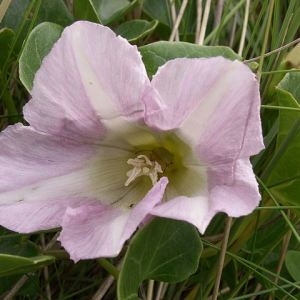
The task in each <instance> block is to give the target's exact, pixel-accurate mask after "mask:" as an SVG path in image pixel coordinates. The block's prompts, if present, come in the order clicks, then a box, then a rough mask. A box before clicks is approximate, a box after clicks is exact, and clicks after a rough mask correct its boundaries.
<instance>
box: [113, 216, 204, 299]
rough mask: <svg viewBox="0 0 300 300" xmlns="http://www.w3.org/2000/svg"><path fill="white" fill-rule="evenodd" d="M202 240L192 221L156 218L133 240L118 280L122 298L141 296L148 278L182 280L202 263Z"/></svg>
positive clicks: (119, 292)
mask: <svg viewBox="0 0 300 300" xmlns="http://www.w3.org/2000/svg"><path fill="white" fill-rule="evenodd" d="M201 252H202V243H201V240H200V237H199V233H198V232H197V230H196V229H195V227H193V226H192V225H190V224H188V223H185V222H181V221H177V220H169V219H164V218H155V219H154V220H153V221H152V222H151V223H149V224H148V225H146V226H145V227H144V228H143V229H142V230H141V231H140V232H138V234H137V235H136V236H135V237H134V239H133V240H132V242H131V244H130V246H129V249H128V251H127V254H126V256H125V259H124V264H123V268H122V270H121V273H120V277H119V281H118V296H119V298H118V299H119V300H129V299H138V287H139V285H140V284H141V283H142V282H143V280H146V279H154V280H158V281H165V282H173V283H174V282H179V281H182V280H184V279H186V278H188V277H189V276H190V275H191V274H193V273H194V272H195V271H196V270H197V267H198V262H199V259H200V254H201Z"/></svg>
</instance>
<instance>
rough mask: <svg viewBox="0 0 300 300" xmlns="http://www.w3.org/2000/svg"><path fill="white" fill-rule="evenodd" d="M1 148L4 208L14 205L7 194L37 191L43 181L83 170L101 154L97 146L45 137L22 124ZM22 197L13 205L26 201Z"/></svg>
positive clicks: (1, 138)
mask: <svg viewBox="0 0 300 300" xmlns="http://www.w3.org/2000/svg"><path fill="white" fill-rule="evenodd" d="M0 148H1V152H0V165H1V168H0V205H1V204H4V203H6V204H7V203H10V202H11V201H10V199H9V196H8V194H6V196H5V197H4V196H3V193H5V192H11V191H17V190H18V189H22V188H24V187H26V186H32V188H33V189H36V188H37V186H35V184H37V183H38V182H40V181H43V180H46V179H48V178H52V177H55V176H63V175H65V174H67V173H69V172H72V171H74V170H76V169H78V168H81V167H82V166H84V165H85V162H86V161H87V160H88V159H90V158H91V157H92V156H93V155H94V153H95V152H96V150H97V146H96V145H89V144H81V143H78V142H76V141H74V140H71V139H66V138H61V137H56V136H52V135H48V134H44V133H41V132H38V131H36V130H34V129H33V128H32V127H29V126H23V125H22V124H16V125H14V126H9V127H8V128H6V130H4V131H3V132H1V134H0ZM15 196H16V195H15ZM16 197H17V196H16ZM19 197H21V198H20V199H15V201H13V202H16V201H18V200H22V195H19Z"/></svg>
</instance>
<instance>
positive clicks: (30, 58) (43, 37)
mask: <svg viewBox="0 0 300 300" xmlns="http://www.w3.org/2000/svg"><path fill="white" fill-rule="evenodd" d="M62 30H63V28H62V27H61V26H60V25H57V24H54V23H49V22H45V23H41V24H40V25H38V26H36V27H35V28H34V29H33V30H32V31H31V33H30V35H29V37H28V39H27V41H26V42H25V45H24V49H23V51H22V54H21V57H20V61H19V74H20V79H21V81H22V83H23V84H24V86H25V87H26V89H27V90H28V91H30V90H31V89H32V86H33V79H34V76H35V73H36V71H37V70H38V69H39V68H40V66H41V63H42V60H43V58H44V57H45V56H46V55H47V54H48V53H49V52H50V50H51V48H52V46H53V44H54V43H55V42H56V41H57V40H58V38H59V37H60V35H61V32H62Z"/></svg>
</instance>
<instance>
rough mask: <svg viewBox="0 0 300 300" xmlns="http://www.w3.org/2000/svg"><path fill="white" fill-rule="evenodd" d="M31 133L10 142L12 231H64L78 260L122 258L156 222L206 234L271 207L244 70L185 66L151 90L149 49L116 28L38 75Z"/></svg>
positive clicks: (255, 100) (0, 163)
mask: <svg viewBox="0 0 300 300" xmlns="http://www.w3.org/2000/svg"><path fill="white" fill-rule="evenodd" d="M31 95H32V99H31V100H30V101H29V102H28V104H27V105H26V106H25V107H24V117H25V119H26V120H27V122H28V123H29V124H30V126H24V125H22V124H16V125H14V126H10V127H8V128H7V129H6V130H4V131H3V132H2V134H1V136H0V149H1V150H0V151H1V152H0V205H1V206H0V224H1V225H2V226H5V227H7V228H9V229H11V230H14V231H18V232H22V233H29V232H34V231H39V230H46V229H50V228H56V227H62V232H61V234H60V238H59V239H60V241H61V243H62V245H63V246H64V247H65V249H66V250H67V251H68V252H69V253H70V255H71V258H72V259H73V260H75V261H76V260H79V259H85V258H96V257H109V256H115V255H117V254H118V253H119V252H120V250H121V249H122V246H123V244H124V242H125V241H126V240H127V239H128V238H129V237H130V236H131V235H132V233H133V232H134V231H135V230H136V228H137V227H138V225H139V224H140V223H141V222H142V221H143V220H144V219H145V218H146V216H148V215H156V216H162V217H168V218H174V219H179V220H185V221H187V222H190V223H192V224H194V225H195V226H197V228H198V229H199V231H200V232H202V233H203V232H204V231H205V229H206V227H207V226H208V224H209V222H210V221H211V219H212V218H213V216H214V215H215V214H216V213H218V212H225V213H227V214H228V215H230V216H233V217H238V216H241V215H245V214H249V213H250V212H251V211H252V210H253V209H254V208H255V207H256V206H257V205H258V202H259V199H260V195H259V192H258V187H257V183H256V181H255V177H254V174H253V171H252V167H251V164H250V162H249V157H250V156H251V155H253V154H256V153H258V152H259V151H260V150H261V149H262V148H263V142H262V134H261V125H260V117H259V105H260V98H259V89H258V83H257V81H256V79H255V76H254V74H253V73H252V72H251V71H250V70H249V68H248V67H247V66H245V65H244V64H243V63H241V62H239V61H229V60H226V59H224V58H222V57H215V58H203V59H188V58H178V59H174V60H171V61H169V62H167V63H166V64H164V65H163V66H162V67H161V68H160V69H159V70H158V72H157V74H156V75H155V76H154V77H153V79H152V81H151V82H150V81H149V79H148V77H147V74H146V71H145V68H144V65H143V63H142V60H141V57H140V54H139V52H138V51H137V48H136V47H135V46H131V45H130V44H129V43H128V42H127V41H126V40H124V39H123V38H121V37H117V36H115V34H114V33H113V32H112V31H111V30H110V29H109V28H107V27H103V26H101V25H96V24H92V23H89V22H77V23H74V24H73V25H72V26H70V27H68V28H66V29H65V30H64V32H63V34H62V36H61V38H60V39H59V40H58V41H57V43H56V44H55V45H54V47H53V49H52V50H51V52H50V53H49V55H48V56H47V57H46V58H45V59H44V60H43V63H42V65H41V68H40V69H39V71H38V72H37V74H36V77H35V80H34V87H33V89H32V92H31Z"/></svg>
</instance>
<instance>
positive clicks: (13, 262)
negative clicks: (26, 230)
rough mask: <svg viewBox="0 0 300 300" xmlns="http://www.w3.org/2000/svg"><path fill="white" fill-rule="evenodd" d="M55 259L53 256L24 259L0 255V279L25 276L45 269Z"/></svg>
mask: <svg viewBox="0 0 300 300" xmlns="http://www.w3.org/2000/svg"><path fill="white" fill-rule="evenodd" d="M54 260H55V258H54V257H52V256H34V257H22V256H16V255H10V254H0V277H4V276H9V275H14V274H22V273H23V274H24V273H28V272H32V271H34V270H36V269H38V268H41V267H44V266H46V265H48V264H50V263H52V262H54Z"/></svg>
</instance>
